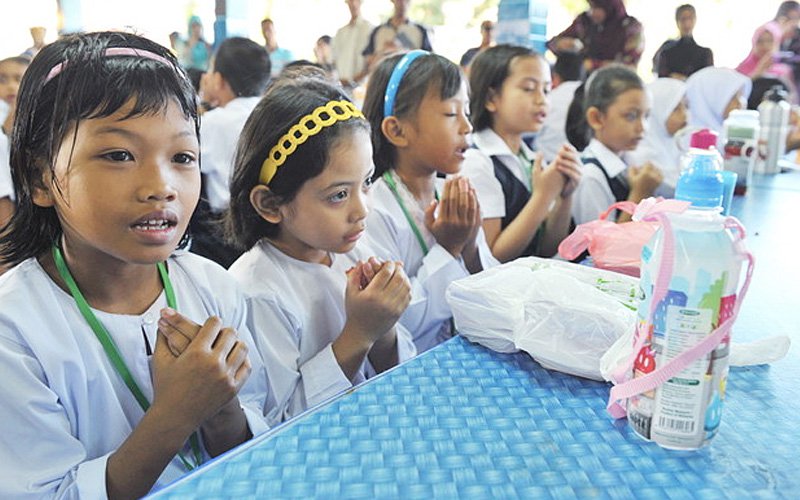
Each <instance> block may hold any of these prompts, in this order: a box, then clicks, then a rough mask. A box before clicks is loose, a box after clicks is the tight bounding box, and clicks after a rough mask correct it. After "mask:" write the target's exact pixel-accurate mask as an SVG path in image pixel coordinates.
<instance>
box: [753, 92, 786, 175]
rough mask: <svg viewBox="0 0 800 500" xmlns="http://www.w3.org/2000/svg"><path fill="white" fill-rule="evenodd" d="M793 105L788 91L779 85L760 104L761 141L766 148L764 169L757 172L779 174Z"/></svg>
mask: <svg viewBox="0 0 800 500" xmlns="http://www.w3.org/2000/svg"><path fill="white" fill-rule="evenodd" d="M791 109H792V107H791V105H790V104H789V102H788V101H787V95H786V92H785V91H784V90H783V88H782V87H781V86H779V85H776V86H774V87H772V88H771V89H770V90H769V91H767V93H766V94H765V95H764V100H763V101H762V102H761V104H759V105H758V114H759V117H760V121H761V142H762V144H763V146H764V148H765V150H764V161H763V170H762V169H761V168H759V169H758V170H757V172H759V173H761V172H763V173H765V174H777V173H778V172H780V167H779V166H778V160H780V159H781V158H783V155H785V154H786V136H787V135H788V134H789V114H790V112H791Z"/></svg>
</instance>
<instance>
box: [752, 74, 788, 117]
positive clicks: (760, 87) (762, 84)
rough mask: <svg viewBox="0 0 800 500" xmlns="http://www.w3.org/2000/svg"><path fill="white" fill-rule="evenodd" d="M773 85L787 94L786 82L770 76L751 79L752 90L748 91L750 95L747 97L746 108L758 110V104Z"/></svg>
mask: <svg viewBox="0 0 800 500" xmlns="http://www.w3.org/2000/svg"><path fill="white" fill-rule="evenodd" d="M773 87H778V88H779V89H781V90H783V91H784V92H786V93H787V94H788V93H789V86H788V85H787V84H786V82H784V81H782V80H780V79H778V78H771V77H763V76H762V77H761V78H756V79H755V80H753V90H751V91H750V97H748V98H747V109H755V110H758V105H759V104H761V101H763V100H764V96H765V95H766V94H767V92H769V91H770V90H772V88H773Z"/></svg>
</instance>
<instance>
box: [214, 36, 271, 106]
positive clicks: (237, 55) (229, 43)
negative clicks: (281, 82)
mask: <svg viewBox="0 0 800 500" xmlns="http://www.w3.org/2000/svg"><path fill="white" fill-rule="evenodd" d="M271 68H272V65H271V63H270V60H269V54H268V53H267V49H265V48H264V47H263V46H262V45H259V44H257V43H256V42H254V41H252V40H250V39H249V38H242V37H233V38H226V39H225V41H224V42H222V44H221V45H220V46H219V48H218V49H217V53H216V54H215V55H214V71H215V72H217V73H219V74H221V75H222V78H224V79H225V81H226V82H228V85H230V87H231V90H232V91H233V93H234V94H236V97H254V96H259V95H261V94H263V93H264V89H265V88H266V86H267V82H268V81H269V75H270V69H271Z"/></svg>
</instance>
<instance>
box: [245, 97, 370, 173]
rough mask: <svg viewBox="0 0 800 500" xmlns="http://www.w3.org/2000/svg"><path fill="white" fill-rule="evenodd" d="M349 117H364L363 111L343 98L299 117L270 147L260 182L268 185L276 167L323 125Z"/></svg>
mask: <svg viewBox="0 0 800 500" xmlns="http://www.w3.org/2000/svg"><path fill="white" fill-rule="evenodd" d="M350 118H361V119H365V118H364V115H363V113H361V111H359V109H358V108H356V107H355V105H354V104H353V103H352V102H350V101H345V100H341V101H330V102H328V104H325V105H324V106H320V107H318V108H317V109H315V110H314V111H312V112H311V113H309V114H307V115H305V116H304V117H302V118H300V120H298V121H297V124H296V125H292V127H291V128H290V129H289V131H288V132H286V133H285V134H283V136H282V137H281V138H280V139H278V143H277V144H276V145H275V146H273V148H272V149H270V151H269V154H268V155H267V159H266V160H264V163H262V164H261V174H260V175H259V177H258V179H259V181H260V182H261V184H264V185H265V186H268V185H269V183H270V181H271V180H272V178H273V177H275V173H276V172H277V171H278V167H280V166H281V165H283V164H284V163H285V162H286V158H288V157H289V155H291V154H292V153H294V152H295V150H296V149H297V146H299V145H300V144H303V143H304V142H306V141H307V140H308V138H309V137H312V136H315V135H317V134H319V133H320V132H321V131H322V129H324V128H325V127H330V126H331V125H333V124H335V123H336V122H343V121H347V120H349V119H350Z"/></svg>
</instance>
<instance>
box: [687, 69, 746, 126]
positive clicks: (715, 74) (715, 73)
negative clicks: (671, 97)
mask: <svg viewBox="0 0 800 500" xmlns="http://www.w3.org/2000/svg"><path fill="white" fill-rule="evenodd" d="M752 88H753V82H752V81H751V80H750V79H749V78H748V77H746V76H744V75H743V74H741V73H739V72H738V71H735V70H732V69H729V68H714V67H708V68H703V69H701V70H700V71H698V72H696V73H694V74H693V75H692V76H690V77H689V79H688V80H686V97H687V98H688V99H689V109H690V110H691V118H690V119H689V125H690V126H692V127H697V128H710V129H711V130H713V131H714V132H717V133H718V134H722V122H723V120H724V119H725V118H724V117H723V116H722V113H723V112H724V111H725V108H727V107H728V103H730V102H731V99H733V96H734V95H736V93H737V92H739V91H740V90H741V91H742V96H743V97H744V98H745V100H746V99H747V98H748V97H749V96H750V90H751V89H752Z"/></svg>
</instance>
